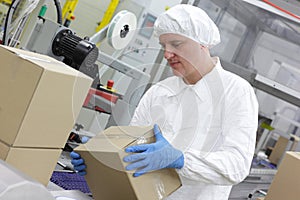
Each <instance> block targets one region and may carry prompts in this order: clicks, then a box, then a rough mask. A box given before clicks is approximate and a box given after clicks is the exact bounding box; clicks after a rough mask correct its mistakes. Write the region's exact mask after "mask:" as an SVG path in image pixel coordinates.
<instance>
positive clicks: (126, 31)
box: [107, 10, 137, 50]
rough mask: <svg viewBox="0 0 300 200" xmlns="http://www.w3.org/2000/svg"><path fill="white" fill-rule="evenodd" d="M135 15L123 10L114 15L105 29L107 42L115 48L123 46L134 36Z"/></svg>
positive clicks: (118, 48)
mask: <svg viewBox="0 0 300 200" xmlns="http://www.w3.org/2000/svg"><path fill="white" fill-rule="evenodd" d="M136 24H137V20H136V16H135V15H134V14H133V13H131V12H128V11H127V10H123V11H121V12H119V13H118V14H117V15H115V16H114V18H113V19H112V21H111V22H110V25H109V27H108V31H107V38H108V43H109V44H110V45H111V46H112V47H113V48H115V49H117V50H120V49H123V48H125V47H126V46H127V45H128V44H129V42H130V41H131V39H132V38H133V36H134V32H135V29H136Z"/></svg>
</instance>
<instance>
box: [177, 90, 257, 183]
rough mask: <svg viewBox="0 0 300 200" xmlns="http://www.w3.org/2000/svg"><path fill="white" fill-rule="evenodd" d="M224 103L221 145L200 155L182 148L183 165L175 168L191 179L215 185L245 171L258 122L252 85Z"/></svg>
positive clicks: (239, 176)
mask: <svg viewBox="0 0 300 200" xmlns="http://www.w3.org/2000/svg"><path fill="white" fill-rule="evenodd" d="M230 102H231V103H230V104H229V106H227V108H226V111H225V117H224V118H225V119H224V124H223V126H222V133H221V135H222V138H221V140H222V142H221V146H220V147H217V148H216V149H214V150H213V151H212V152H208V153H206V154H205V155H203V152H199V151H197V150H195V149H189V150H187V151H186V152H184V157H185V165H184V167H183V168H182V169H180V170H177V172H178V173H179V174H180V175H181V176H184V177H185V178H187V179H190V180H193V181H201V182H207V183H211V184H217V185H233V184H237V183H239V182H241V181H242V180H243V179H244V178H245V177H246V176H247V175H248V173H249V170H250V166H251V162H252V159H253V154H254V149H255V141H256V130H257V123H258V119H257V118H258V104H257V99H256V96H255V94H254V91H253V89H252V88H251V90H250V91H249V92H247V93H244V94H243V95H242V96H240V97H238V98H236V99H235V100H233V101H230Z"/></svg>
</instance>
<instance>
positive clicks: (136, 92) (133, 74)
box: [25, 11, 150, 126]
mask: <svg viewBox="0 0 300 200" xmlns="http://www.w3.org/2000/svg"><path fill="white" fill-rule="evenodd" d="M128 18H129V19H131V18H135V16H134V15H133V14H132V13H130V12H128V11H121V12H119V13H118V14H117V15H116V16H115V17H114V18H113V19H112V22H111V23H110V24H109V25H108V26H106V27H104V28H103V29H102V30H100V31H99V32H98V33H96V34H95V35H94V36H92V37H91V38H87V37H86V38H83V39H82V38H80V37H78V36H77V35H76V34H75V33H74V32H73V31H72V30H71V29H69V28H67V27H64V26H62V25H60V24H58V23H56V22H53V21H51V20H48V19H45V18H43V17H39V19H38V22H37V24H36V26H35V28H34V30H33V32H32V34H31V37H30V39H29V41H28V43H27V45H26V46H25V49H27V50H29V51H33V52H37V53H41V54H45V55H48V56H51V57H54V58H56V59H57V60H60V61H62V62H64V63H65V64H67V65H69V66H71V67H72V68H75V69H77V70H79V71H81V72H82V73H84V74H86V75H88V76H90V77H92V78H93V79H94V82H93V85H92V88H91V90H90V92H89V95H88V98H87V99H86V101H85V104H84V106H85V107H87V108H90V109H95V110H98V111H101V112H105V113H109V114H111V116H110V118H109V121H108V124H107V126H111V125H126V124H128V123H129V120H130V119H131V116H132V114H133V112H134V109H135V107H136V106H137V104H138V102H139V100H140V98H141V96H142V94H143V93H144V91H145V89H146V86H147V84H148V82H149V80H150V75H149V74H147V73H145V72H143V71H141V70H139V69H137V68H135V67H133V66H130V65H128V64H126V63H124V62H122V61H120V60H118V59H116V58H114V57H112V56H110V55H108V54H106V53H104V52H102V51H99V49H98V48H97V46H96V45H95V44H97V43H99V42H101V41H102V40H103V39H104V38H105V37H109V41H110V44H111V45H112V46H113V47H114V48H116V49H117V50H119V49H122V48H123V47H125V46H126V45H127V44H128V43H129V42H130V40H131V38H132V37H133V35H134V29H135V26H136V24H135V23H134V21H133V22H127V21H126V19H128ZM131 21H132V20H131ZM120 39H121V40H125V42H124V41H122V45H121V46H120V45H119V43H118V42H120V41H119V40H120ZM115 40H116V42H115ZM49 44H50V45H49ZM97 62H99V63H101V64H104V65H106V66H109V67H110V68H112V69H114V70H116V71H119V72H121V73H122V74H124V75H126V76H128V77H130V78H131V82H130V84H129V86H128V89H127V91H126V93H125V94H118V93H115V92H113V91H112V90H109V89H107V88H106V87H103V85H101V84H100V78H99V69H98V65H97Z"/></svg>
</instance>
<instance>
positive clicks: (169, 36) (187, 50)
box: [159, 33, 206, 82]
mask: <svg viewBox="0 0 300 200" xmlns="http://www.w3.org/2000/svg"><path fill="white" fill-rule="evenodd" d="M159 42H160V44H161V45H162V48H163V49H164V57H165V58H166V59H167V61H168V63H169V65H170V66H171V68H172V70H173V73H174V75H175V76H179V77H182V78H184V79H186V80H187V81H188V82H190V81H192V80H194V79H198V78H199V77H200V78H201V77H202V76H201V63H202V60H203V58H204V56H206V55H205V52H204V51H203V49H202V48H203V46H201V45H200V44H199V43H197V42H195V41H193V40H191V39H189V38H186V37H184V36H181V35H178V34H173V33H166V34H162V35H160V36H159ZM200 78H199V79H200ZM199 79H198V80H199Z"/></svg>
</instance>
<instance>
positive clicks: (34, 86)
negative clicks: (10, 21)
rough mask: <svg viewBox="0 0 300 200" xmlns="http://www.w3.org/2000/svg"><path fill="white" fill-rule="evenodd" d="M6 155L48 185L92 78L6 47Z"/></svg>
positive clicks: (1, 111) (0, 147) (0, 99)
mask: <svg viewBox="0 0 300 200" xmlns="http://www.w3.org/2000/svg"><path fill="white" fill-rule="evenodd" d="M0 60H1V67H0V159H3V160H5V161H6V162H7V163H9V164H11V165H13V166H15V167H16V168H17V169H19V170H21V171H22V172H24V173H25V174H27V175H29V176H31V177H32V178H34V179H36V180H38V181H39V182H41V183H43V184H45V185H46V184H47V183H48V182H49V179H50V177H51V174H52V171H53V170H54V168H55V165H56V162H57V160H58V158H59V156H60V153H61V150H62V148H63V147H64V145H65V143H66V141H67V139H68V136H69V133H70V131H71V130H72V128H73V125H74V124H75V120H76V118H77V116H78V114H79V112H80V109H81V107H82V105H83V102H84V100H85V97H86V95H87V93H88V90H89V88H90V86H91V84H92V79H91V78H90V77H88V76H86V75H84V74H82V73H80V72H78V71H77V70H75V69H72V68H71V67H69V66H67V65H65V64H63V63H62V62H59V61H57V60H55V59H53V58H50V57H48V56H44V55H39V54H35V53H31V52H27V51H22V50H20V49H15V48H9V47H5V46H0Z"/></svg>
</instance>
